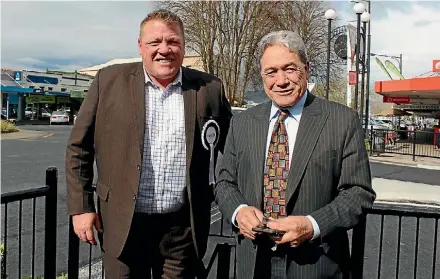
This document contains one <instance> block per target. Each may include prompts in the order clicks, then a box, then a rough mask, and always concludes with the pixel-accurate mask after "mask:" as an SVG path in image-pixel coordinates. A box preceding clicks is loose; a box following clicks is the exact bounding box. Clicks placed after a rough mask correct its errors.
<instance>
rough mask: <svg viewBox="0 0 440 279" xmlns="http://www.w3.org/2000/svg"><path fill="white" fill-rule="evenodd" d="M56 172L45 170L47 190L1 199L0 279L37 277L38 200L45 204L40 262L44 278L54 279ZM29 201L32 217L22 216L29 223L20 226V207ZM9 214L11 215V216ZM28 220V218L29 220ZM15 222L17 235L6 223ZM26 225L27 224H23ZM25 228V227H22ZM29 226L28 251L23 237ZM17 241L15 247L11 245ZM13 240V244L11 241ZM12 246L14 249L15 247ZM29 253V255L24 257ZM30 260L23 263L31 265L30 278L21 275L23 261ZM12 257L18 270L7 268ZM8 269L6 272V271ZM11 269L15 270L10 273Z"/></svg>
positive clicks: (17, 194) (20, 193) (45, 188)
mask: <svg viewBox="0 0 440 279" xmlns="http://www.w3.org/2000/svg"><path fill="white" fill-rule="evenodd" d="M57 176H58V171H57V169H56V168H54V167H50V168H48V169H47V170H46V186H43V187H40V188H36V189H30V190H24V191H17V192H12V193H6V194H2V195H1V204H2V207H3V208H2V212H3V218H4V220H3V226H2V227H3V232H2V236H3V239H2V242H3V245H4V249H3V255H2V267H1V278H2V279H3V278H7V277H8V278H11V276H10V275H9V273H10V272H13V273H14V274H15V272H16V274H17V276H16V277H17V278H22V277H24V276H31V277H32V278H35V277H36V274H35V267H36V260H37V259H36V258H38V256H37V257H36V256H35V254H36V251H35V246H36V245H35V244H36V242H37V241H39V239H38V238H37V237H36V231H37V229H36V225H37V224H36V221H37V220H36V216H37V215H36V212H37V207H38V206H37V200H40V199H39V198H42V197H45V204H44V212H45V214H44V216H45V217H44V227H43V231H44V257H43V258H42V259H43V265H44V268H43V274H44V278H45V279H55V278H56V231H57V181H58V177H57ZM27 201H31V208H32V209H31V211H30V212H32V217H31V216H29V214H28V213H29V212H25V216H26V219H31V224H23V204H24V202H27ZM13 206H18V208H17V211H18V212H17V211H13V209H14V207H13ZM11 211H12V212H11ZM28 217H31V218H28ZM12 221H15V222H17V227H18V231H17V232H16V233H14V232H10V231H9V227H8V225H9V223H8V222H12ZM26 221H28V220H26ZM24 225H25V227H24ZM30 226H31V232H30V234H31V239H30V242H31V243H30V247H24V246H23V236H25V235H26V233H24V232H23V228H25V230H26V231H27V232H29V227H30ZM15 239H18V240H17V243H16V244H17V245H13V244H15V243H10V242H15ZM12 240H14V241H12ZM14 246H15V247H14ZM24 249H26V251H28V250H30V252H31V253H30V255H29V254H27V253H24ZM26 255H27V256H30V259H29V258H26V261H25V263H26V264H30V270H31V274H22V268H23V257H24V256H26ZM12 256H15V257H16V258H18V259H16V260H15V261H14V263H17V264H18V266H11V265H9V266H8V259H10V258H11V257H12ZM8 267H9V268H8ZM12 269H16V270H15V271H13V270H12Z"/></svg>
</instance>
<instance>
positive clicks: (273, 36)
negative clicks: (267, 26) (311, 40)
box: [257, 30, 309, 64]
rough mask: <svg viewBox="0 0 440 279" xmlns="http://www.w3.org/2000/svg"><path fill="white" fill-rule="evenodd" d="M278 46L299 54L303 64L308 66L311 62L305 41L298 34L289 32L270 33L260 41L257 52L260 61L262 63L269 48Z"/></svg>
mask: <svg viewBox="0 0 440 279" xmlns="http://www.w3.org/2000/svg"><path fill="white" fill-rule="evenodd" d="M276 44H283V45H285V46H286V47H287V48H288V49H289V50H290V51H291V52H293V53H296V54H298V55H299V58H300V59H301V62H303V63H304V64H307V63H308V62H309V58H308V56H307V49H306V46H305V44H304V41H303V40H302V38H301V37H300V36H299V35H298V33H296V32H293V31H288V30H282V31H274V32H270V33H269V34H267V35H265V36H264V37H263V38H262V39H261V40H260V42H259V43H258V51H257V54H258V61H260V59H261V57H262V56H263V53H264V51H265V50H266V48H267V47H269V46H272V45H276Z"/></svg>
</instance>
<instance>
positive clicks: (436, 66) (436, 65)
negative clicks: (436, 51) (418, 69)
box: [432, 60, 440, 72]
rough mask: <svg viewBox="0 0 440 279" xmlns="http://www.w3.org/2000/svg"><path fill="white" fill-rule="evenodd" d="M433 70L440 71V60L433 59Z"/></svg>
mask: <svg viewBox="0 0 440 279" xmlns="http://www.w3.org/2000/svg"><path fill="white" fill-rule="evenodd" d="M432 71H433V72H440V60H433V61H432Z"/></svg>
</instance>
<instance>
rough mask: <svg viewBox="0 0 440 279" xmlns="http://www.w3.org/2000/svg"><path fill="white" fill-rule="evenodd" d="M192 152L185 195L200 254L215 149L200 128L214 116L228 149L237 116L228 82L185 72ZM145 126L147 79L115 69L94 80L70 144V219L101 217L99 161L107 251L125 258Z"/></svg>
mask: <svg viewBox="0 0 440 279" xmlns="http://www.w3.org/2000/svg"><path fill="white" fill-rule="evenodd" d="M182 69H183V72H182V91H183V96H184V108H185V133H186V151H187V156H186V157H187V164H186V165H187V195H188V201H189V205H190V219H191V227H192V234H193V239H194V243H195V245H196V251H197V254H198V256H199V257H200V258H202V257H203V255H204V253H205V251H206V243H207V238H208V232H209V225H210V206H211V202H212V201H213V193H212V190H213V189H211V187H209V185H208V167H209V152H208V151H207V150H205V149H204V148H203V146H202V143H201V130H202V127H203V125H204V123H205V122H206V121H208V120H209V119H214V120H216V121H217V122H218V123H219V125H220V137H221V138H220V141H219V143H218V145H217V151H219V150H220V151H221V152H222V150H223V146H224V142H225V138H226V134H227V131H228V128H229V121H230V118H231V108H230V105H229V103H228V101H227V99H226V98H225V94H224V91H223V85H222V82H221V81H220V80H219V79H218V78H216V77H214V76H212V75H209V74H207V73H203V72H199V71H196V70H192V69H188V68H182ZM144 129H145V77H144V70H143V67H142V63H130V64H122V65H113V66H110V67H107V68H104V69H102V70H100V71H99V72H98V74H97V75H96V77H95V79H94V81H93V83H92V85H91V87H90V89H89V91H88V94H87V97H86V98H85V100H84V102H83V104H82V106H81V108H80V110H79V113H78V118H77V119H76V123H75V125H74V127H73V129H72V133H71V136H70V139H69V142H68V145H67V153H66V181H67V193H68V196H67V203H68V213H69V215H73V214H79V213H85V212H95V205H94V198H93V188H92V182H93V162H94V160H95V159H96V166H97V170H98V173H97V175H98V180H97V186H96V193H97V195H98V196H99V200H98V212H99V213H100V218H101V220H102V226H103V230H104V234H103V243H101V244H102V248H103V249H104V251H105V252H106V253H109V254H110V255H114V256H116V257H117V256H119V255H120V253H121V252H122V248H123V247H124V244H125V241H126V239H127V235H128V232H129V229H130V226H131V221H132V216H133V212H134V207H135V203H136V197H137V193H138V187H139V180H140V170H141V165H142V150H143V144H144Z"/></svg>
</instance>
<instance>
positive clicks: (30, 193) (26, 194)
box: [1, 186, 49, 204]
mask: <svg viewBox="0 0 440 279" xmlns="http://www.w3.org/2000/svg"><path fill="white" fill-rule="evenodd" d="M48 192H49V187H47V186H43V187H40V188H36V189H28V190H21V191H15V192H10V193H5V194H2V197H1V201H2V204H4V203H10V202H15V201H19V200H27V199H33V198H38V197H44V196H46V194H47V193H48Z"/></svg>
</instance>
